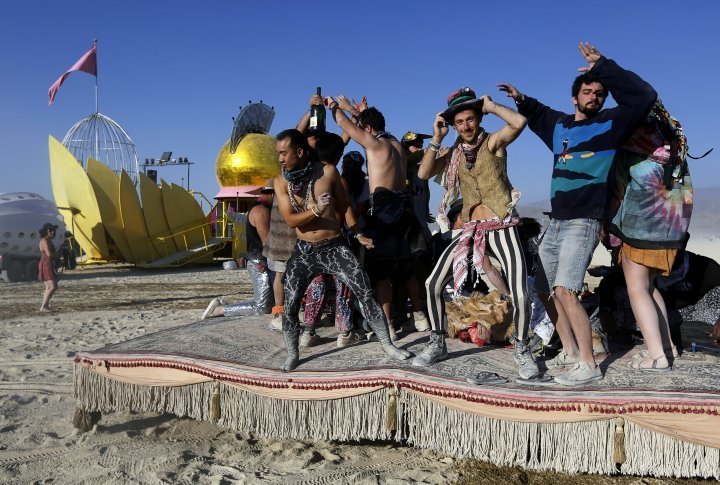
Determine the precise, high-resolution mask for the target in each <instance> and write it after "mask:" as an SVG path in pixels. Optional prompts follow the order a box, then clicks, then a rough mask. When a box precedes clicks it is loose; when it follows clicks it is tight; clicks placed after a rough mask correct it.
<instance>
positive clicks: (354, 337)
mask: <svg viewBox="0 0 720 485" xmlns="http://www.w3.org/2000/svg"><path fill="white" fill-rule="evenodd" d="M362 340H363V339H362V338H361V337H360V335H358V334H357V333H355V332H350V333H348V334H347V335H343V334H342V333H341V334H338V338H337V346H338V347H347V346H348V345H353V344H356V343H358V342H361V341H362Z"/></svg>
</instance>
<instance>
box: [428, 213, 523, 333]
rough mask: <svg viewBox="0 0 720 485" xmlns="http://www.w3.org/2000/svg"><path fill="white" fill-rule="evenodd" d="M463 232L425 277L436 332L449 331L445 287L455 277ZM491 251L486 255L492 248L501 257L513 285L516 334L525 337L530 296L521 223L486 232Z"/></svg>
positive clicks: (501, 263) (430, 311) (511, 290)
mask: <svg viewBox="0 0 720 485" xmlns="http://www.w3.org/2000/svg"><path fill="white" fill-rule="evenodd" d="M459 238H460V233H458V234H457V235H456V236H454V237H453V239H452V241H451V242H450V245H449V246H448V247H447V248H446V249H445V251H443V253H442V254H441V255H440V259H439V260H438V262H437V264H436V265H435V267H434V268H433V271H432V273H430V276H429V277H428V279H427V281H425V288H426V290H427V307H428V316H429V317H430V325H431V326H432V329H433V331H434V332H436V333H443V334H444V333H446V332H447V316H446V315H445V299H444V298H443V294H442V293H443V290H444V289H445V287H446V286H447V285H448V284H450V283H451V282H452V280H453V273H452V263H453V252H454V251H455V247H456V246H457V243H458V239H459ZM486 244H487V248H488V249H489V250H490V251H487V252H486V254H485V257H488V254H489V253H490V252H492V255H493V256H495V257H496V258H497V259H498V260H499V261H500V266H501V267H502V270H503V273H504V274H505V279H506V280H507V283H508V287H509V288H510V296H511V297H512V302H513V321H514V322H515V337H516V338H517V339H518V340H524V339H525V338H527V335H528V328H529V326H530V298H529V296H528V290H527V268H526V267H525V258H524V256H523V251H522V246H521V245H520V237H519V235H518V231H517V226H511V227H507V228H505V229H499V230H496V231H488V232H487V236H486Z"/></svg>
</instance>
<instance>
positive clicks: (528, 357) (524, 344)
mask: <svg viewBox="0 0 720 485" xmlns="http://www.w3.org/2000/svg"><path fill="white" fill-rule="evenodd" d="M514 357H515V363H516V364H517V365H518V374H520V377H522V378H523V379H530V378H531V377H534V376H536V375H538V374H539V373H540V371H539V370H538V366H537V363H536V362H535V357H533V354H532V352H531V351H530V340H529V339H527V338H526V339H525V340H517V339H516V340H515V355H514Z"/></svg>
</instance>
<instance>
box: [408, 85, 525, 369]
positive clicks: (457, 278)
mask: <svg viewBox="0 0 720 485" xmlns="http://www.w3.org/2000/svg"><path fill="white" fill-rule="evenodd" d="M447 101H448V108H447V109H446V110H445V111H443V112H442V113H438V114H437V116H436V117H435V122H434V123H433V136H432V141H431V142H430V144H429V146H428V150H426V151H425V154H424V155H423V159H422V162H421V164H420V169H419V171H418V176H419V177H420V178H423V179H428V178H430V177H432V176H434V175H437V174H441V180H442V185H444V187H445V189H446V192H445V195H444V196H443V199H442V202H441V203H440V207H439V208H438V221H439V222H440V226H441V228H442V230H447V226H448V224H447V222H448V220H447V217H446V216H445V207H446V206H447V205H449V204H450V203H452V202H454V201H455V200H456V199H457V198H458V196H462V198H463V207H462V214H461V217H462V220H463V221H464V225H463V229H462V232H461V233H460V234H458V235H457V236H456V237H454V238H453V239H452V241H451V242H450V245H449V246H448V247H447V248H446V249H445V250H444V251H443V253H442V254H441V255H440V258H439V260H438V262H437V264H436V265H435V268H434V269H433V271H432V273H431V274H430V277H429V278H428V279H427V281H426V282H425V286H426V288H427V303H428V314H429V315H430V322H431V325H432V332H431V334H430V341H429V344H428V346H427V347H426V348H425V350H424V351H423V352H422V353H420V354H419V355H418V356H417V357H415V359H414V360H413V365H415V366H419V367H424V366H428V365H431V364H433V363H435V362H438V361H440V360H443V359H445V358H446V357H447V355H448V353H447V347H446V345H445V336H446V334H447V317H446V315H445V301H444V299H443V296H442V292H443V290H444V288H445V286H446V285H447V284H448V283H449V282H450V281H453V283H454V287H455V291H459V290H460V289H461V287H462V286H463V285H464V283H465V281H466V280H467V278H468V275H469V274H470V273H471V271H472V269H473V267H474V269H475V270H476V271H477V272H478V273H480V272H481V271H482V272H485V274H486V275H487V277H488V279H489V280H490V282H491V283H492V284H493V286H495V288H497V289H498V291H500V293H502V294H504V295H506V296H508V297H510V298H511V299H512V302H513V319H514V322H515V353H514V358H515V362H516V363H517V365H518V373H519V375H520V377H521V378H522V379H531V378H533V377H535V376H536V375H537V374H538V368H537V364H536V363H535V361H534V359H533V357H532V354H531V352H530V348H529V346H528V343H529V339H528V326H529V323H530V311H529V299H528V295H527V270H526V267H525V258H524V257H523V253H522V248H521V243H520V237H519V235H518V231H517V227H516V226H517V224H518V223H519V218H518V215H517V212H516V211H515V204H516V202H517V200H518V199H519V198H520V193H519V192H518V191H517V190H516V189H514V188H513V187H512V184H511V183H510V180H509V179H508V175H507V146H508V145H510V143H512V142H513V141H514V140H515V139H516V138H517V137H518V136H520V133H521V132H522V130H523V129H524V128H525V123H526V121H525V118H524V117H523V116H521V115H520V114H518V113H517V112H515V111H513V110H511V109H510V108H507V107H506V106H503V105H501V104H498V103H495V102H494V101H493V100H492V99H490V97H489V96H483V97H481V98H479V99H478V98H476V96H475V92H474V91H473V90H472V89H470V88H467V87H465V88H461V89H459V90H457V91H455V92H453V93H452V94H450V96H449V97H448V100H447ZM488 113H492V114H494V115H495V116H497V117H499V118H500V119H501V120H503V121H504V122H505V123H506V124H505V125H504V126H503V127H502V128H500V130H498V131H496V132H494V133H487V132H486V131H485V130H484V129H483V128H482V127H481V126H480V123H481V122H482V118H483V116H484V115H486V114H488ZM448 123H450V124H452V125H453V127H454V128H455V130H456V131H457V133H458V137H457V140H456V141H455V143H454V144H453V146H452V148H450V150H447V151H443V152H442V154H441V150H440V143H441V142H442V140H443V138H445V136H446V135H447V133H448ZM486 245H487V247H488V249H489V251H490V252H491V253H492V254H493V255H494V256H495V257H496V258H497V259H498V260H499V261H500V264H501V265H502V268H503V271H504V273H505V275H506V278H507V280H506V279H505V278H503V276H502V275H501V274H500V272H499V271H497V269H495V267H494V266H493V265H492V264H491V263H490V260H489V258H487V257H486V254H485V252H486V249H485V248H486ZM468 380H469V381H470V382H478V379H476V378H475V377H469V378H468Z"/></svg>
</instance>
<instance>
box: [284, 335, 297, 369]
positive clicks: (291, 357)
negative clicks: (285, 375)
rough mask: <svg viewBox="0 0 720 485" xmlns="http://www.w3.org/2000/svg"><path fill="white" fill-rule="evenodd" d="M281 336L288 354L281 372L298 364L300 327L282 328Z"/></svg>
mask: <svg viewBox="0 0 720 485" xmlns="http://www.w3.org/2000/svg"><path fill="white" fill-rule="evenodd" d="M283 337H284V338H285V348H286V349H287V352H288V356H287V359H285V363H284V364H283V367H282V370H283V372H289V371H291V370H293V369H295V368H296V367H297V366H298V365H299V364H300V352H299V351H298V345H299V341H300V329H299V328H296V329H295V330H283Z"/></svg>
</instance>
